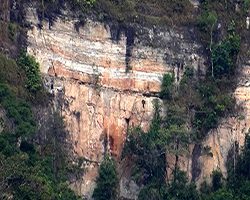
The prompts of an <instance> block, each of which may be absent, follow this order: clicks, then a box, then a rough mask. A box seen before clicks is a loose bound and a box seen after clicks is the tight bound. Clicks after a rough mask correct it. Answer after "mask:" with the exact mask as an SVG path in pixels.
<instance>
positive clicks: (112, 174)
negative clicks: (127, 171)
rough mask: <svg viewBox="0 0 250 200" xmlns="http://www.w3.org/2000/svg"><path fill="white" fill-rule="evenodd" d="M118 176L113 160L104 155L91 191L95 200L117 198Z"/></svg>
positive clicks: (114, 199) (112, 199)
mask: <svg viewBox="0 0 250 200" xmlns="http://www.w3.org/2000/svg"><path fill="white" fill-rule="evenodd" d="M117 185H118V177H117V172H116V166H115V161H114V160H113V159H112V158H110V157H109V156H105V158H104V160H103V162H102V163H101V166H100V170H99V177H98V179H97V185H96V188H95V190H94V193H93V198H94V199H95V200H116V199H117Z"/></svg>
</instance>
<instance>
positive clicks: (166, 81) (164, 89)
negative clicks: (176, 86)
mask: <svg viewBox="0 0 250 200" xmlns="http://www.w3.org/2000/svg"><path fill="white" fill-rule="evenodd" d="M173 83H174V76H173V75H171V74H164V75H163V80H162V85H161V92H160V97H161V98H162V99H171V97H172V92H173V91H172V90H173Z"/></svg>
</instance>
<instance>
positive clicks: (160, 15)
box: [94, 0, 193, 25]
mask: <svg viewBox="0 0 250 200" xmlns="http://www.w3.org/2000/svg"><path fill="white" fill-rule="evenodd" d="M94 9H95V10H97V11H99V16H98V17H99V18H100V20H104V21H105V20H112V21H117V22H119V23H123V24H129V23H139V24H143V25H156V24H158V25H163V24H173V23H175V24H181V23H183V24H184V23H190V22H191V21H192V16H191V12H192V9H193V7H192V5H191V4H190V2H189V1H188V0H168V1H165V0H158V1H155V0H143V1H138V0H124V1H113V0H97V1H96V4H95V5H94Z"/></svg>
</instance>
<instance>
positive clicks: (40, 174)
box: [0, 55, 78, 200]
mask: <svg viewBox="0 0 250 200" xmlns="http://www.w3.org/2000/svg"><path fill="white" fill-rule="evenodd" d="M0 59H1V62H0V74H1V76H0V108H1V109H4V110H5V111H6V117H7V118H8V120H7V121H6V120H4V121H3V123H5V126H4V130H3V132H2V133H1V134H0V159H1V163H0V180H1V184H0V191H1V192H0V199H9V198H10V197H11V198H12V199H18V200H35V199H40V200H56V199H58V200H59V199H60V200H61V199H65V200H69V199H72V200H73V199H78V198H77V197H76V195H75V194H74V193H73V192H72V191H71V190H70V189H69V188H68V184H67V182H66V181H67V180H68V169H69V168H70V166H71V165H72V164H71V163H72V162H71V161H70V157H69V154H68V153H69V149H68V147H67V145H66V144H65V142H64V141H65V138H66V137H67V132H65V130H64V126H63V121H62V119H61V118H60V116H58V115H57V114H55V115H53V117H52V119H53V120H52V121H51V124H52V129H51V130H52V131H51V133H50V135H48V136H47V137H48V138H47V139H46V140H45V141H44V142H43V143H42V144H40V146H38V145H35V144H34V142H33V138H34V136H35V134H36V132H37V125H36V122H35V120H34V117H33V113H32V110H31V105H30V104H31V103H29V102H25V101H24V99H25V97H26V95H24V94H28V93H29V92H31V91H28V90H26V88H25V87H24V85H25V83H26V80H23V79H22V78H18V76H17V75H19V76H21V75H24V79H25V72H24V71H22V68H21V67H19V66H18V65H17V64H16V63H15V61H13V60H11V59H8V58H6V57H5V56H3V55H0ZM29 59H30V58H28V61H27V62H28V64H30V62H29V61H30V60H29ZM31 61H32V62H31V63H34V62H35V61H34V60H33V59H31ZM21 77H22V76H21ZM20 91H21V92H20ZM27 96H29V95H27ZM40 148H42V149H44V151H42V152H41V151H40V150H39V149H40Z"/></svg>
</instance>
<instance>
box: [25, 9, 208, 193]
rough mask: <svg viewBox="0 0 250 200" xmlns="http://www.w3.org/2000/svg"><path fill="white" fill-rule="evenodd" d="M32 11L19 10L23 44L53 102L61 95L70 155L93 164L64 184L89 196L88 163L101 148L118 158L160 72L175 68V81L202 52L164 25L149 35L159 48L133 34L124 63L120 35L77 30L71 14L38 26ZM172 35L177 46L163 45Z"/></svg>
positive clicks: (97, 26)
mask: <svg viewBox="0 0 250 200" xmlns="http://www.w3.org/2000/svg"><path fill="white" fill-rule="evenodd" d="M34 13H36V12H34V11H33V10H32V8H29V9H27V20H28V21H29V22H30V23H31V25H32V29H31V30H30V31H28V48H27V49H28V52H29V53H30V54H32V55H34V56H35V58H36V59H37V61H38V62H39V63H40V69H41V72H42V73H43V75H44V76H45V77H46V79H47V80H48V82H47V83H46V85H47V87H48V89H49V90H50V92H51V93H54V94H55V101H56V99H59V96H60V94H62V95H63V99H62V100H61V101H60V102H59V103H60V107H61V108H62V113H63V116H64V119H65V124H66V128H67V129H68V131H69V132H70V134H71V139H72V143H73V144H74V145H73V146H74V151H75V154H76V155H78V156H82V157H85V158H87V159H88V160H92V161H93V162H94V163H95V164H92V165H89V166H88V167H87V169H86V174H85V176H84V177H83V179H82V180H81V181H80V182H77V183H75V184H73V185H72V187H74V189H75V190H77V192H79V193H80V194H85V195H86V196H87V197H89V196H90V195H91V192H92V191H93V188H94V186H95V179H96V175H97V169H98V165H97V164H96V163H100V162H101V161H102V159H103V155H104V151H105V149H106V150H107V151H109V152H110V153H111V154H112V155H114V156H115V157H116V158H119V157H120V155H121V153H122V148H123V145H124V141H125V139H126V135H127V131H128V128H131V127H135V126H141V127H142V129H144V130H145V131H146V130H147V129H148V127H149V124H150V121H151V119H152V114H153V110H154V109H153V100H154V99H155V98H157V95H156V94H157V93H158V92H159V91H160V85H161V79H162V76H163V74H164V73H175V76H176V80H177V77H180V78H181V76H182V74H183V71H184V69H185V66H191V65H192V66H194V68H195V69H198V68H204V65H203V58H202V57H201V56H198V55H197V53H198V50H199V48H200V47H199V45H198V44H196V43H195V42H193V41H192V40H190V41H187V40H185V39H184V36H183V35H182V34H181V33H175V32H174V31H173V30H171V31H168V30H166V32H162V33H158V35H156V37H161V39H162V41H163V42H162V44H160V45H163V46H159V47H150V46H147V45H144V44H143V43H140V41H138V40H135V41H136V42H135V44H134V46H133V48H132V56H131V57H130V61H129V66H126V50H127V49H126V48H127V47H126V39H127V38H126V36H125V34H124V33H122V34H121V38H120V40H119V41H112V39H111V30H110V28H109V27H108V26H106V25H105V24H103V23H99V22H93V21H90V20H89V21H87V22H86V24H85V25H84V27H82V28H80V30H79V32H77V31H76V30H75V29H74V22H75V21H74V20H73V19H71V20H62V19H60V18H58V19H57V20H56V21H55V23H54V25H53V26H52V27H50V28H49V25H48V24H47V23H44V27H43V29H42V30H40V29H39V28H38V26H37V21H38V20H37V16H36V14H34ZM150 37H151V36H150ZM174 41H175V45H179V46H180V47H182V48H180V51H179V52H176V50H173V49H172V47H171V45H172V43H173V42H174ZM165 42H166V44H163V43H165ZM192 57H195V58H196V59H195V60H194V59H192ZM127 67H129V68H131V69H130V70H126V68H127ZM51 88H52V89H51ZM105 140H107V141H108V143H107V146H105ZM132 185H133V184H132ZM136 191H137V190H136Z"/></svg>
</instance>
